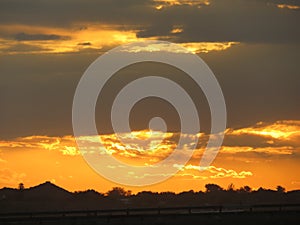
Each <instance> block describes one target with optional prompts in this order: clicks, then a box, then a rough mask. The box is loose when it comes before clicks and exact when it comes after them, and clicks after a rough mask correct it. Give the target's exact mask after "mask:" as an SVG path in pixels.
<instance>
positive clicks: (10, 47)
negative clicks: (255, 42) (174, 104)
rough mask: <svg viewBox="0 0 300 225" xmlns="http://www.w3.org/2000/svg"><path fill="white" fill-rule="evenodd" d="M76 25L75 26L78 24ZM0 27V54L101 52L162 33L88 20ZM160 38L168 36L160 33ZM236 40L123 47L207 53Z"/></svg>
mask: <svg viewBox="0 0 300 225" xmlns="http://www.w3.org/2000/svg"><path fill="white" fill-rule="evenodd" d="M82 26H83V25H80V24H79V25H78V26H76V27H82ZM0 30H2V32H4V33H6V35H7V36H8V38H6V39H5V38H0V54H49V53H76V52H81V53H84V52H85V53H93V52H98V53H103V52H105V51H107V50H108V49H111V48H113V47H116V46H119V45H122V44H125V43H130V42H138V41H145V40H156V39H160V38H162V37H151V38H138V37H137V35H136V34H137V32H138V31H139V30H135V29H132V30H123V29H122V30H121V29H120V28H119V27H118V26H107V25H103V24H89V25H88V28H86V29H78V28H71V29H63V28H51V27H38V26H26V25H18V24H16V25H9V26H8V25H0ZM181 32H183V28H182V27H181V26H174V27H173V29H172V31H171V34H172V35H176V34H178V33H181ZM164 38H172V37H171V36H170V37H164ZM235 44H238V43H237V42H199V43H197V42H195V43H180V45H181V46H183V47H185V48H186V49H181V50H178V48H174V46H173V47H172V46H170V45H168V44H159V45H150V46H145V47H143V46H139V47H135V48H132V49H126V51H128V52H133V53H134V52H142V51H148V52H156V51H169V52H174V53H189V52H192V53H202V52H203V53H207V52H210V51H223V50H226V49H228V48H230V47H232V46H233V45H235Z"/></svg>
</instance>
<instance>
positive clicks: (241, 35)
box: [0, 0, 300, 145]
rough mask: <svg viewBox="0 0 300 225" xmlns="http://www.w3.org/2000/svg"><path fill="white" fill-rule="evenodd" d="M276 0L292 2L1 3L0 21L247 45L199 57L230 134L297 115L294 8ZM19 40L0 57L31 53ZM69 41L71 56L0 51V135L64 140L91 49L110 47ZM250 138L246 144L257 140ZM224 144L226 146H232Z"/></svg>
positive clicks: (94, 53)
mask: <svg viewBox="0 0 300 225" xmlns="http://www.w3.org/2000/svg"><path fill="white" fill-rule="evenodd" d="M279 3H280V4H282V3H285V4H291V5H297V4H298V5H299V1H266V0H235V1H233V0H214V1H211V5H210V6H205V7H204V6H203V7H202V8H200V9H198V8H196V7H191V6H174V7H166V8H164V9H162V10H160V11H157V10H155V9H154V7H153V3H152V1H150V0H149V1H143V0H134V1H133V0H132V1H131V0H120V1H117V0H105V1H104V0H102V1H87V0H61V1H53V0H43V1H37V0H28V1H17V0H1V1H0V25H1V24H2V25H9V24H13V25H15V24H23V25H30V26H45V27H47V26H48V27H62V28H66V29H70V33H71V32H72V30H73V29H79V30H82V29H88V26H89V23H93V22H98V23H102V24H110V26H111V27H114V26H115V27H117V28H118V29H129V28H133V27H134V28H137V27H139V29H140V30H141V31H140V32H139V33H138V35H140V36H160V35H163V36H165V35H169V34H170V32H171V30H172V28H173V25H182V26H183V29H184V31H183V33H181V34H176V36H173V37H172V38H174V40H176V41H178V42H184V41H185V42H192V41H197V42H199V41H229V40H230V41H233V40H234V41H241V42H248V43H246V44H239V45H235V46H233V47H231V48H229V49H227V50H226V51H215V52H210V53H208V54H201V55H200V56H201V57H202V58H203V59H204V60H205V62H206V63H207V64H208V66H209V67H210V68H211V69H212V71H213V72H214V74H215V75H216V77H217V79H218V81H219V83H220V86H221V88H222V90H223V93H224V97H225V101H226V105H227V110H228V127H233V128H237V127H247V126H251V125H253V124H256V123H257V122H258V121H266V122H273V121H277V120H284V119H286V120H289V119H294V120H299V119H300V118H299V112H300V105H299V102H300V93H299V58H300V45H299V40H300V37H299V29H297V28H298V23H299V22H298V21H300V20H299V19H300V18H299V10H289V9H279V8H277V7H276V5H275V4H279ZM4 31H5V30H3V31H1V30H0V33H1V35H2V36H5V35H6V36H5V37H10V38H11V37H12V36H11V35H12V34H18V33H22V32H23V33H24V34H23V35H21V38H20V37H19V40H24V39H26V38H27V40H29V39H30V40H32V42H33V40H46V39H47V38H48V39H47V40H49V38H50V39H51V37H49V36H47V35H46V36H45V34H39V33H38V34H31V33H28V32H27V31H26V32H25V31H23V30H18V31H13V32H12V31H10V32H11V33H9V34H5V33H4ZM64 33H65V32H64ZM43 35H44V36H43ZM54 35H55V33H54ZM70 36H71V35H70ZM53 38H54V39H55V38H61V37H58V35H57V36H54V37H53V36H52V40H54V39H53ZM99 38H101V37H99ZM11 39H12V38H11ZM13 42H17V41H15V40H13ZM32 42H30V43H32ZM253 42H258V43H261V42H264V43H263V44H257V43H253ZM20 43H21V42H17V45H14V46H4V47H3V46H0V47H1V50H2V51H3V52H4V53H12V52H16V53H17V52H32V51H38V50H40V49H39V47H38V46H33V45H28V44H26V45H25V44H20ZM77 44H78V45H79V46H78V47H79V48H81V47H82V48H83V49H82V50H81V51H80V52H77V53H74V54H36V55H34V54H27V55H6V54H2V55H0V57H1V58H0V137H1V138H5V137H18V136H30V135H34V134H45V135H66V134H72V124H71V115H72V112H71V110H72V101H73V95H74V92H75V89H76V85H77V83H78V81H79V79H80V77H81V76H82V74H83V73H84V71H85V69H86V68H87V67H88V66H89V65H90V64H91V63H92V62H93V60H95V59H96V58H97V57H98V56H99V54H100V53H99V52H100V51H101V52H105V51H106V50H109V49H110V48H111V47H113V46H109V44H108V45H107V46H104V48H103V49H101V50H100V49H94V48H93V49H92V48H89V46H90V44H93V43H90V44H89V42H85V41H84V40H83V41H82V42H80V43H77V42H76V45H77ZM3 45H4V44H3ZM85 47H87V48H85ZM91 47H92V46H91ZM155 70H156V68H153V73H154V74H155V72H156V71H155ZM187 85H188V84H187ZM190 89H191V91H192V92H193V91H195V90H194V89H193V88H190ZM208 122H209V121H208ZM204 123H205V121H204ZM201 126H202V125H201ZM249 138H250V139H249V144H254V142H255V141H257V142H258V143H260V144H262V143H263V141H264V140H262V139H260V138H258V137H249ZM226 141H227V142H228V143H227V144H228V145H230V143H229V142H233V141H234V140H233V139H232V140H231V139H228V140H226ZM281 144H282V145H284V144H283V143H281Z"/></svg>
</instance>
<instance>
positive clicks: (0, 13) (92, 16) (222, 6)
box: [0, 0, 300, 42]
mask: <svg viewBox="0 0 300 225" xmlns="http://www.w3.org/2000/svg"><path fill="white" fill-rule="evenodd" d="M210 2H211V4H210V5H209V6H202V7H201V8H198V7H197V6H188V5H177V6H172V7H165V8H163V9H162V10H156V9H155V8H154V6H155V3H154V2H153V1H151V0H101V1H92V0H62V1H50V0H48V1H35V0H28V1H20V0H2V1H1V2H0V23H2V24H12V23H13V24H28V25H37V26H52V27H72V28H74V27H75V28H76V24H81V25H80V26H79V25H78V27H77V28H78V29H80V28H81V27H82V26H84V25H82V24H86V26H88V24H89V23H94V22H98V23H102V24H110V25H111V26H113V25H116V26H118V29H125V30H126V29H132V28H136V29H139V30H140V31H139V32H138V34H137V35H138V36H139V37H152V36H158V37H159V36H166V35H170V32H171V30H172V27H173V26H174V25H182V27H183V29H184V31H183V32H182V33H180V34H176V35H173V37H172V38H171V39H170V40H172V41H177V42H199V41H238V42H298V41H299V40H300V30H299V29H297V28H298V21H300V11H299V10H297V9H294V10H290V9H280V8H278V7H277V6H276V4H290V5H298V6H300V3H299V1H293V0H288V1H282V0H281V1H279V0H211V1H210ZM20 32H22V31H20Z"/></svg>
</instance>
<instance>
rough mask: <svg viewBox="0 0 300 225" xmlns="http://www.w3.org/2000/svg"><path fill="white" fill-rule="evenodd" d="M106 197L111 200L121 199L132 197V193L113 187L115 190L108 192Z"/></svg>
mask: <svg viewBox="0 0 300 225" xmlns="http://www.w3.org/2000/svg"><path fill="white" fill-rule="evenodd" d="M106 195H107V196H108V197H111V198H120V197H126V196H130V195H131V191H126V190H125V189H124V188H121V187H113V189H112V190H110V191H108V192H107V193H106Z"/></svg>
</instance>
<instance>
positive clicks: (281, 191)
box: [276, 185, 285, 193]
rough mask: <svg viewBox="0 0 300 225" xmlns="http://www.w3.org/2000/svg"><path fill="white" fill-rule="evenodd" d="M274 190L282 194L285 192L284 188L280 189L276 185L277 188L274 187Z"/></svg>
mask: <svg viewBox="0 0 300 225" xmlns="http://www.w3.org/2000/svg"><path fill="white" fill-rule="evenodd" d="M276 190H277V192H279V193H284V192H285V188H284V187H282V186H280V185H278V186H277V187H276Z"/></svg>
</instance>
